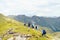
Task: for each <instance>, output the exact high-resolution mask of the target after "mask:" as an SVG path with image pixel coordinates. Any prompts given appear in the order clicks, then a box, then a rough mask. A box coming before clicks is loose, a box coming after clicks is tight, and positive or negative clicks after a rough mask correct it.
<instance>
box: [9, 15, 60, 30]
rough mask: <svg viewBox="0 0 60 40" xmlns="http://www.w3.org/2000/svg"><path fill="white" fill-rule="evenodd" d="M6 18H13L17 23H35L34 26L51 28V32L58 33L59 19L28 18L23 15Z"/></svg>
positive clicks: (59, 28) (59, 27)
mask: <svg viewBox="0 0 60 40" xmlns="http://www.w3.org/2000/svg"><path fill="white" fill-rule="evenodd" d="M8 17H10V18H14V19H15V20H17V21H21V22H24V23H28V22H32V21H33V22H35V24H37V25H40V26H42V27H48V28H51V29H52V30H53V31H60V17H56V18H53V17H39V16H32V17H28V16H25V15H18V16H14V15H9V16H8Z"/></svg>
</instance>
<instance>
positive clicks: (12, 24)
mask: <svg viewBox="0 0 60 40" xmlns="http://www.w3.org/2000/svg"><path fill="white" fill-rule="evenodd" d="M10 28H13V29H14V30H13V31H14V32H18V33H21V34H30V35H32V37H31V38H30V39H29V40H49V39H50V38H49V39H48V38H47V37H42V35H41V31H38V30H35V29H34V30H33V29H32V28H28V27H27V26H24V25H23V23H21V22H17V21H15V20H13V19H9V18H7V17H5V16H2V15H0V36H2V35H3V34H5V33H6V32H7V31H8V30H9V29H10ZM9 37H12V35H8V36H6V37H4V38H3V40H7V39H8V38H9ZM48 37H50V36H48Z"/></svg>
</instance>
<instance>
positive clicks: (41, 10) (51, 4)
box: [0, 0, 60, 17]
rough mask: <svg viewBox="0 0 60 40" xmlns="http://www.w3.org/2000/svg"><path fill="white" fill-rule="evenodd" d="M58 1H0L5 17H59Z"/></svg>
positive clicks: (59, 0)
mask: <svg viewBox="0 0 60 40" xmlns="http://www.w3.org/2000/svg"><path fill="white" fill-rule="evenodd" d="M59 10H60V0H0V12H1V13H3V14H5V15H19V14H25V15H28V16H32V15H38V16H50V17H52V16H60V14H59V13H60V11H59Z"/></svg>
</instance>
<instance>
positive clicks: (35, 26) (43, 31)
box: [24, 22, 46, 36]
mask: <svg viewBox="0 0 60 40" xmlns="http://www.w3.org/2000/svg"><path fill="white" fill-rule="evenodd" d="M24 26H26V23H24ZM27 26H28V27H31V28H33V29H36V30H37V29H38V26H37V25H35V24H34V23H30V22H29V23H28V24H27ZM44 35H46V31H45V30H42V36H44Z"/></svg>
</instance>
